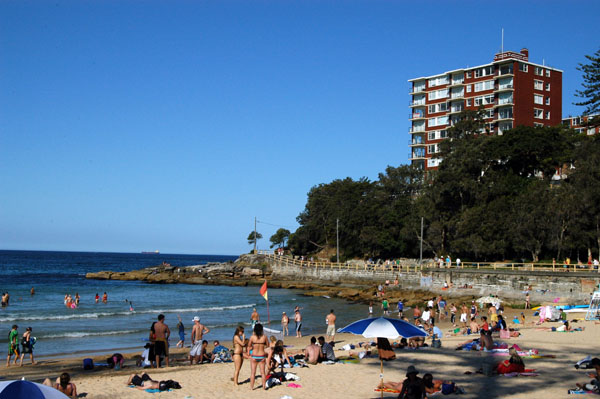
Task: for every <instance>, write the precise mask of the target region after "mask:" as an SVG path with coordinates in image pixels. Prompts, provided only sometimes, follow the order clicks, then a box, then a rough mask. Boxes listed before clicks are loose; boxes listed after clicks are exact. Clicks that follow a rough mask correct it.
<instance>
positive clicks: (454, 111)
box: [448, 107, 465, 115]
mask: <svg viewBox="0 0 600 399" xmlns="http://www.w3.org/2000/svg"><path fill="white" fill-rule="evenodd" d="M464 110H465V107H452V108H450V111H448V114H450V115H452V114H459V113H461V112H463V111H464Z"/></svg>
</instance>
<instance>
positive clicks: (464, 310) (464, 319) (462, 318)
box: [460, 302, 469, 328]
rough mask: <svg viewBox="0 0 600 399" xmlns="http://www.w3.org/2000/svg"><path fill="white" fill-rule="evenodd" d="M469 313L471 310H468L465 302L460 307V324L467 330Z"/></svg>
mask: <svg viewBox="0 0 600 399" xmlns="http://www.w3.org/2000/svg"><path fill="white" fill-rule="evenodd" d="M468 313H469V309H468V308H467V304H466V303H464V302H463V304H462V306H461V307H460V322H461V323H463V327H464V328H467V314H468Z"/></svg>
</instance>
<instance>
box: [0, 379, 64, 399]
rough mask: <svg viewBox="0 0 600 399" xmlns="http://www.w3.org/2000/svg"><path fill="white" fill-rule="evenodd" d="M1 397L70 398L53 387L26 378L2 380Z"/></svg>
mask: <svg viewBox="0 0 600 399" xmlns="http://www.w3.org/2000/svg"><path fill="white" fill-rule="evenodd" d="M0 399H69V397H68V396H67V395H65V394H64V393H62V392H61V391H59V390H58V389H54V388H52V387H49V386H46V385H42V384H38V383H35V382H31V381H26V380H16V381H2V382H0Z"/></svg>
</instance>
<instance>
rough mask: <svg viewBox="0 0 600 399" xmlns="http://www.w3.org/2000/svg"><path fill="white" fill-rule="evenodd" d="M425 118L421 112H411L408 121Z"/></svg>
mask: <svg viewBox="0 0 600 399" xmlns="http://www.w3.org/2000/svg"><path fill="white" fill-rule="evenodd" d="M424 118H425V113H423V112H411V113H409V114H408V119H409V120H411V121H414V120H417V119H424Z"/></svg>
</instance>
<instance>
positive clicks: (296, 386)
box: [286, 382, 302, 388]
mask: <svg viewBox="0 0 600 399" xmlns="http://www.w3.org/2000/svg"><path fill="white" fill-rule="evenodd" d="M286 386H287V387H288V388H302V385H300V384H296V383H294V382H290V383H289V384H287V385H286Z"/></svg>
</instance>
